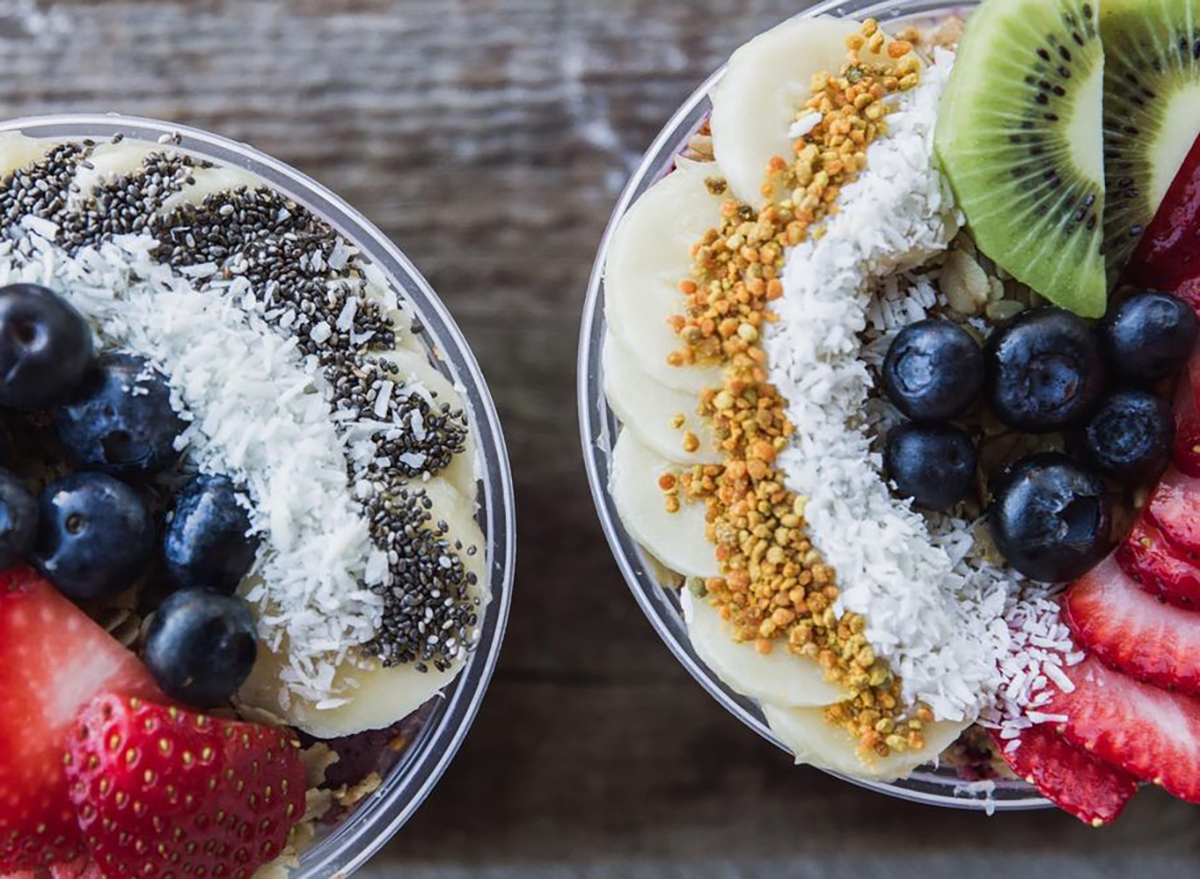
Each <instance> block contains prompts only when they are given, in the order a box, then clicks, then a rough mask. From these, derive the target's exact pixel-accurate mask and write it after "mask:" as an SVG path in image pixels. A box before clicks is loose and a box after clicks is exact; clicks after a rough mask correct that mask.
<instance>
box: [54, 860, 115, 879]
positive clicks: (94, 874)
mask: <svg viewBox="0 0 1200 879" xmlns="http://www.w3.org/2000/svg"><path fill="white" fill-rule="evenodd" d="M50 879H104V874H103V873H101V872H100V868H99V867H98V866H96V862H95V861H93V860H92V859H91V858H80V859H79V860H78V861H72V862H71V863H69V864H55V865H54V866H53V867H51V868H50Z"/></svg>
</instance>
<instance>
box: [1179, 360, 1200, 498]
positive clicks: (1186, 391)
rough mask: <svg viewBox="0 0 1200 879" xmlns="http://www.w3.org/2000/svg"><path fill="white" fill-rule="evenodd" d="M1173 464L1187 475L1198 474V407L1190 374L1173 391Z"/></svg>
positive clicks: (1199, 468) (1199, 446)
mask: <svg viewBox="0 0 1200 879" xmlns="http://www.w3.org/2000/svg"><path fill="white" fill-rule="evenodd" d="M1172 458H1173V459H1174V461H1175V466H1176V467H1178V468H1179V469H1180V470H1182V471H1183V472H1184V473H1186V474H1187V475H1188V476H1200V409H1197V408H1196V393H1195V388H1194V387H1193V386H1192V380H1191V376H1189V375H1187V374H1186V373H1185V374H1184V375H1183V377H1182V378H1180V380H1179V388H1178V389H1177V390H1176V392H1175V447H1174V449H1173V451H1172Z"/></svg>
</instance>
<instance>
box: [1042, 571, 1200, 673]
mask: <svg viewBox="0 0 1200 879" xmlns="http://www.w3.org/2000/svg"><path fill="white" fill-rule="evenodd" d="M1063 618H1064V619H1065V621H1066V623H1067V625H1068V626H1069V627H1070V628H1071V632H1072V633H1073V634H1074V635H1075V638H1076V640H1078V641H1079V643H1080V644H1081V645H1083V646H1084V647H1086V648H1087V649H1088V650H1090V651H1091V652H1092V653H1094V654H1095V655H1096V657H1097V658H1098V659H1099V660H1100V661H1101V662H1103V663H1104V664H1105V665H1107V666H1109V667H1110V668H1115V669H1116V670H1117V671H1122V672H1124V673H1125V674H1127V675H1130V676H1131V677H1135V678H1137V679H1138V680H1140V681H1148V682H1149V683H1152V684H1156V685H1157V686H1160V687H1165V688H1166V689H1170V690H1180V691H1182V692H1185V693H1200V614H1198V613H1196V612H1195V611H1190V610H1181V609H1180V608H1178V607H1171V606H1170V605H1169V604H1163V603H1162V602H1161V601H1159V600H1158V599H1157V598H1155V597H1154V596H1153V595H1151V594H1150V593H1148V592H1145V591H1143V590H1142V589H1141V588H1140V587H1139V586H1138V584H1137V583H1136V582H1135V581H1134V580H1133V579H1132V578H1131V577H1130V576H1129V575H1128V574H1126V573H1125V572H1124V571H1123V570H1121V566H1120V565H1119V564H1117V560H1116V559H1115V558H1114V557H1113V556H1109V557H1108V558H1107V559H1105V560H1104V561H1102V562H1101V563H1100V564H1098V565H1097V566H1096V567H1094V568H1092V570H1090V571H1089V572H1088V573H1086V574H1084V575H1083V577H1081V578H1080V579H1079V580H1077V581H1076V582H1075V584H1074V585H1073V586H1072V587H1071V588H1070V590H1069V591H1068V592H1067V595H1066V598H1065V600H1064V601H1063Z"/></svg>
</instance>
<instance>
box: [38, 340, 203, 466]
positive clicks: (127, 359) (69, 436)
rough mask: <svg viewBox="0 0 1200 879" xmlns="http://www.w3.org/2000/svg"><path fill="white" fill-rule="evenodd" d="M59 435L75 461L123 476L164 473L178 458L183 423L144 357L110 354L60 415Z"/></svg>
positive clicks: (58, 416)
mask: <svg viewBox="0 0 1200 879" xmlns="http://www.w3.org/2000/svg"><path fill="white" fill-rule="evenodd" d="M56 415H57V421H58V436H59V439H61V440H62V444H63V448H64V450H65V451H66V453H67V457H68V458H70V459H71V462H72V463H73V464H74V465H75V466H76V467H80V468H85V469H88V470H99V471H100V472H101V473H107V474H109V475H110V476H117V477H120V478H122V479H130V478H142V477H148V476H153V475H155V474H157V473H161V472H162V471H163V470H166V469H167V468H168V467H170V466H172V465H173V464H174V463H175V462H176V461H177V460H179V451H178V450H177V449H176V448H175V440H176V439H177V438H178V436H179V434H180V433H182V432H183V429H184V427H185V425H184V423H183V421H181V420H180V418H179V416H178V415H177V414H176V413H175V410H174V408H173V407H172V406H171V389H170V388H169V387H168V385H167V383H166V381H165V380H164V379H163V377H162V375H160V374H159V373H158V372H156V371H155V370H154V368H153V367H151V366H150V364H149V363H148V362H147V361H146V360H144V359H143V358H141V357H135V356H133V355H131V354H106V355H104V356H103V357H101V358H99V360H98V361H97V363H96V366H95V368H94V369H92V370H90V371H89V372H88V374H87V376H86V377H85V378H84V383H83V386H82V387H81V388H80V390H79V392H78V393H77V394H76V395H75V396H74V397H72V399H71V401H70V402H69V403H67V404H66V405H64V406H62V407H60V408H59V409H58V411H57V413H56Z"/></svg>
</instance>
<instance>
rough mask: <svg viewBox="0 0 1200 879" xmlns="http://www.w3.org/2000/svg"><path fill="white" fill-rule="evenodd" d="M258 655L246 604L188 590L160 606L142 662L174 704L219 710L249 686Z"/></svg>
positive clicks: (147, 636) (175, 594)
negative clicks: (242, 686) (245, 685)
mask: <svg viewBox="0 0 1200 879" xmlns="http://www.w3.org/2000/svg"><path fill="white" fill-rule="evenodd" d="M257 656H258V641H257V639H256V637H255V631H254V617H253V616H251V614H250V608H249V606H248V605H247V604H246V602H245V601H243V600H242V599H240V598H235V597H234V596H231V595H218V594H217V593H215V592H206V591H205V590H203V589H185V590H183V591H181V592H176V593H174V594H172V595H170V596H168V597H167V599H166V601H164V602H163V603H162V604H160V605H159V607H158V610H157V611H156V612H155V614H154V618H153V620H152V621H151V623H150V629H149V631H148V632H147V633H146V649H145V651H144V652H143V654H142V660H143V661H144V662H145V663H146V667H147V668H149V669H150V673H151V674H152V675H154V679H155V680H156V681H158V685H159V686H160V687H162V688H163V692H165V693H166V694H167V695H168V696H170V697H171V698H172V699H178V700H179V701H180V702H184V703H186V704H188V705H193V706H195V707H197V708H216V707H217V706H218V705H221V704H223V703H225V702H227V701H228V700H229V697H230V696H232V695H233V694H234V693H235V692H237V689H238V687H240V686H241V685H242V684H243V683H245V681H246V678H248V677H249V676H250V672H251V671H252V670H253V668H254V660H255V658H256V657H257Z"/></svg>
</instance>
